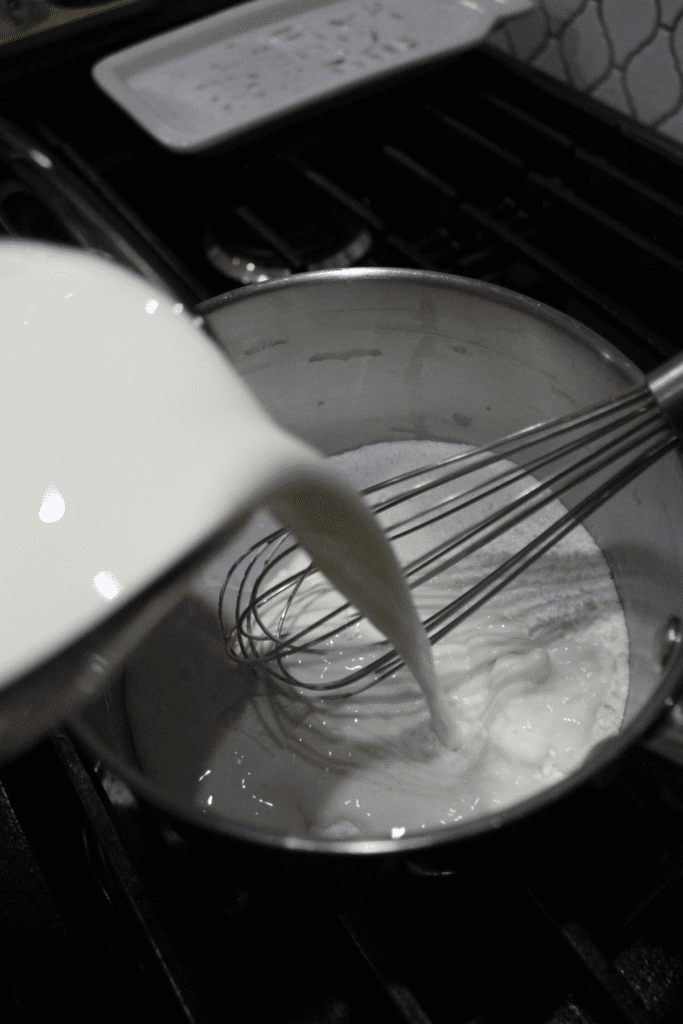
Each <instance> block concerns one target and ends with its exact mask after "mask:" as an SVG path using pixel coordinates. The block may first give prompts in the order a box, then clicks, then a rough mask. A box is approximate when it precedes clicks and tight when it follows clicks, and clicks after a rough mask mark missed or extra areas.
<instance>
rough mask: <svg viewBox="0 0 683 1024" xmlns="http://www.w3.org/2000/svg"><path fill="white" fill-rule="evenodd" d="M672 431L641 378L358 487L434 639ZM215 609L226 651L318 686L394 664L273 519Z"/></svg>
mask: <svg viewBox="0 0 683 1024" xmlns="http://www.w3.org/2000/svg"><path fill="white" fill-rule="evenodd" d="M677 444H678V438H677V435H676V434H675V432H674V431H673V430H672V429H671V428H670V427H669V426H668V424H667V422H666V421H665V419H664V418H663V416H662V414H661V410H660V407H659V405H658V403H657V401H656V400H655V398H654V396H653V394H652V392H651V391H650V389H649V388H648V387H647V386H645V385H643V386H642V387H639V388H635V389H633V390H632V391H629V392H627V393H625V394H624V395H622V396H621V397H620V398H618V399H615V400H614V401H612V402H609V403H607V404H604V405H601V406H596V407H594V408H591V409H588V410H584V411H583V412H580V413H577V414H572V415H569V416H565V417H563V418H562V419H559V420H556V421H553V422H551V423H547V424H541V425H538V426H533V427H529V428H526V429H525V430H522V431H519V432H517V433H515V434H512V435H509V436H508V437H506V438H502V439H500V440H499V441H496V442H495V443H492V444H489V445H487V446H485V447H484V448H477V449H469V450H467V451H464V452H462V453H460V454H457V455H454V456H451V457H449V458H446V459H444V460H443V461H441V462H438V463H436V464H432V465H429V466H423V467H420V468H417V469H411V470H408V471H407V472H403V473H400V474H398V475H395V476H393V477H392V478H391V479H388V480H384V481H382V482H380V483H376V484H373V485H372V486H370V487H367V488H366V489H365V490H364V491H363V492H362V493H363V494H364V495H365V496H366V498H367V499H368V500H369V501H370V502H371V505H372V508H373V511H374V512H375V514H376V515H377V516H378V517H379V519H380V522H381V524H382V526H383V527H384V529H385V532H386V534H387V536H388V537H389V538H390V539H391V540H392V542H393V543H394V544H395V546H396V548H397V553H398V556H399V560H400V561H401V564H402V566H403V568H404V572H405V576H406V579H407V580H408V583H409V586H410V588H411V590H413V591H414V592H415V594H416V595H417V594H419V601H418V606H419V607H420V608H421V609H425V608H426V609H428V612H427V615H426V618H425V619H424V624H425V627H426V630H427V634H428V636H429V639H430V642H431V643H432V644H436V643H438V641H439V640H441V639H443V638H444V637H445V636H447V635H448V634H449V633H450V632H451V631H452V630H453V629H455V627H456V626H458V625H459V624H460V623H462V622H463V621H464V620H465V619H466V618H467V617H468V616H469V615H471V614H472V613H473V612H474V611H476V610H477V609H478V608H480V607H481V606H482V605H484V604H485V603H486V602H488V601H490V600H491V598H492V597H494V595H496V594H497V593H498V592H499V591H501V590H502V589H503V588H504V587H506V586H508V584H509V583H511V582H512V580H514V579H515V578H516V577H517V576H519V574H520V573H522V572H524V570H525V569H527V568H528V567H529V566H530V565H532V564H533V563H534V562H535V561H536V560H537V559H538V558H540V557H541V556H542V555H543V554H544V553H545V552H547V551H548V550H549V549H550V548H552V547H553V546H554V545H556V544H557V543H558V541H559V540H561V538H562V537H564V536H565V535H566V534H567V533H569V532H570V531H571V530H573V529H574V528H575V527H576V526H577V525H578V524H579V523H581V522H582V521H583V520H584V519H585V518H586V517H587V516H589V515H590V514H591V513H592V512H594V511H595V510H596V509H597V508H599V507H600V506H601V505H603V504H604V503H605V502H606V501H607V500H608V499H609V498H610V497H612V495H614V494H616V493H617V492H618V491H619V490H621V489H622V488H623V487H624V486H626V485H627V484H628V483H629V482H630V481H632V480H634V479H635V478H636V477H637V476H638V475H640V474H641V473H642V472H644V470H645V469H647V468H648V466H650V465H652V464H653V463H654V462H656V461H657V460H658V459H660V458H662V456H663V455H665V454H666V453H667V452H668V451H671V450H672V449H673V448H675V447H676V446H677ZM557 499H561V500H562V505H560V504H559V503H558V501H557ZM456 566H457V567H458V568H457V575H454V574H453V572H452V570H453V568H454V567H456ZM454 581H455V582H454ZM219 617H220V621H221V626H222V629H223V633H224V637H225V641H226V649H227V652H228V655H229V657H230V658H231V659H232V660H234V661H237V662H241V663H248V664H251V665H253V666H261V667H263V668H264V669H265V670H266V671H267V673H268V675H269V676H270V677H271V678H272V679H274V680H276V681H278V682H279V683H281V684H283V685H285V686H286V687H289V688H291V687H295V688H296V687H300V688H302V689H303V690H306V691H314V692H315V693H317V694H318V695H320V696H328V697H330V696H346V695H347V694H349V693H351V692H352V693H359V692H361V691H362V690H364V689H367V688H368V687H369V686H372V685H373V684H374V683H375V682H377V681H378V680H380V679H384V678H386V677H387V676H389V675H391V674H392V673H394V672H396V671H397V670H398V669H399V668H401V667H402V664H403V662H402V661H401V659H400V657H399V656H398V655H397V654H396V652H395V651H394V650H393V649H392V648H391V646H390V645H389V643H388V642H387V641H386V640H384V638H383V637H382V636H381V635H380V634H379V633H377V632H376V631H375V630H374V629H373V627H371V626H370V625H369V623H367V621H366V620H363V619H362V617H361V616H360V615H359V613H358V612H357V611H356V610H355V609H354V608H353V607H352V606H351V605H349V604H348V603H347V602H345V601H344V599H343V598H341V596H340V595H339V594H338V592H337V591H336V590H334V588H332V587H331V585H330V584H329V583H328V582H327V580H326V579H325V577H324V576H322V574H321V573H320V572H318V570H317V569H316V568H315V566H314V565H312V564H311V562H310V561H309V560H308V559H307V557H306V556H305V555H304V553H303V552H302V551H301V549H300V548H299V546H298V544H297V543H296V541H295V539H294V538H293V537H292V536H291V534H289V533H287V532H286V531H285V530H274V531H272V532H271V533H269V534H268V535H267V536H265V537H263V538H262V539H261V540H259V541H258V542H256V543H255V544H253V545H252V546H251V547H250V548H249V549H248V550H247V551H246V552H244V553H243V554H242V555H241V556H240V557H239V558H238V559H237V561H236V562H235V563H234V565H233V566H232V568H231V569H230V572H229V573H228V576H227V578H226V580H225V583H224V584H223V587H222V589H221V594H220V600H219Z"/></svg>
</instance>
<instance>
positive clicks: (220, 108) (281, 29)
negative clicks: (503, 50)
mask: <svg viewBox="0 0 683 1024" xmlns="http://www.w3.org/2000/svg"><path fill="white" fill-rule="evenodd" d="M532 6H533V0H420V3H419V4H416V3H415V0H337V2H332V3H330V2H329V0H277V2H274V0H254V2H252V3H246V4H239V5H238V6H236V7H231V8H230V9H228V10H226V11H221V12H220V13H219V14H213V15H211V16H209V17H207V18H202V19H200V20H199V21H195V22H192V23H191V24H189V25H184V26H183V27H182V28H179V29H174V30H173V31H171V32H165V33H163V34H162V35H159V36H155V37H154V38H153V39H148V40H146V41H145V42H143V43H138V44H136V45H135V46H130V47H127V48H126V49H125V50H121V51H119V52H118V53H114V54H111V55H110V56H109V57H105V58H104V60H101V61H100V62H99V63H98V64H96V65H95V67H94V68H93V76H94V78H95V81H96V82H97V84H98V85H99V86H100V87H101V88H102V89H103V90H104V91H105V92H106V93H107V94H108V95H109V96H110V97H111V98H112V99H113V100H114V101H115V102H116V103H118V104H119V105H120V106H121V107H122V108H123V109H124V110H125V111H126V112H127V113H128V114H129V115H130V116H131V117H132V118H133V119H134V120H135V121H137V123H138V124H139V125H140V126H141V127H142V128H144V130H145V131H147V132H148V133H149V134H150V135H151V136H152V137H153V138H154V139H156V140H157V142H160V143H161V145H162V146H166V147H167V148H168V149H171V150H175V151H177V152H194V151H198V150H202V149H205V148H207V147H210V146H212V145H215V144H217V143H219V142H225V141H226V140H228V139H231V138H233V137H234V136H237V135H239V134H240V133H242V132H244V131H247V130H249V129H253V128H256V127H258V126H259V125H262V124H265V123H267V122H268V121H270V120H273V119H274V118H276V117H279V116H282V115H285V114H291V113H293V112H295V111H297V110H301V109H302V108H305V107H306V106H308V105H310V104H313V103H315V102H316V101H318V100H323V99H329V98H332V97H334V96H335V95H338V94H341V93H344V92H345V91H347V90H349V89H352V88H354V87H358V86H362V85H364V84H366V83H370V82H372V81H374V80H377V79H381V78H383V77H386V76H388V75H391V74H392V73H396V72H398V71H407V70H408V69H410V68H415V67H419V66H420V65H421V64H427V63H429V62H430V61H433V60H436V59H439V58H443V57H446V56H448V55H449V54H454V53H457V52H458V51H459V50H463V49H465V48H467V47H470V46H475V45H476V44H477V43H479V42H481V41H482V40H483V39H484V38H485V36H486V35H487V34H488V32H490V31H491V29H492V28H493V27H494V26H495V25H496V24H497V23H498V22H499V21H500V20H501V19H503V18H508V17H511V16H513V15H518V14H522V13H523V12H524V11H527V10H529V8H531V7H532Z"/></svg>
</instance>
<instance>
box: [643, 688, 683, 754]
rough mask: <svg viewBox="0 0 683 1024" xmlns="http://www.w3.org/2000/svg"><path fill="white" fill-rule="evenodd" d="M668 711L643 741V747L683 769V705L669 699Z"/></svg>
mask: <svg viewBox="0 0 683 1024" xmlns="http://www.w3.org/2000/svg"><path fill="white" fill-rule="evenodd" d="M667 704H669V708H668V710H667V711H666V712H665V713H664V715H663V716H662V717H661V718H660V719H659V720H658V721H657V724H656V725H655V726H654V728H653V729H651V730H650V732H649V733H647V735H646V736H645V737H644V738H643V739H642V740H641V744H642V746H644V747H646V748H647V750H651V751H652V752H653V753H655V754H659V755H660V757H664V758H666V760H667V761H673V763H674V764H677V765H680V767H681V768H683V703H681V702H680V701H675V700H674V699H673V698H672V697H668V698H667Z"/></svg>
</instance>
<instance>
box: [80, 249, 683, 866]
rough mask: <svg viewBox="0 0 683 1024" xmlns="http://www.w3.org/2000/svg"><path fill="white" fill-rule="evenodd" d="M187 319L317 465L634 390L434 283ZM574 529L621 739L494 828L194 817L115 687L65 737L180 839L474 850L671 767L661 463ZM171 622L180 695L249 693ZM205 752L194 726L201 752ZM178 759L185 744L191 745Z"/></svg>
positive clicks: (496, 310)
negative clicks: (600, 583) (313, 828)
mask: <svg viewBox="0 0 683 1024" xmlns="http://www.w3.org/2000/svg"><path fill="white" fill-rule="evenodd" d="M200 312H201V313H202V314H203V315H204V317H205V318H206V320H207V321H208V323H209V325H210V326H211V328H212V330H213V332H214V334H215V336H216V337H217V338H219V339H220V342H221V344H222V345H223V346H224V347H225V349H226V350H227V352H228V354H229V356H230V358H231V360H232V361H233V363H234V365H235V367H236V369H237V370H238V372H239V373H240V375H241V376H242V377H243V378H244V379H245V380H246V381H247V382H248V384H249V385H250V386H251V387H252V388H253V390H254V391H255V393H256V395H257V396H258V397H259V398H260V399H261V401H262V402H263V404H264V405H265V406H266V408H268V409H269V410H270V411H271V412H272V414H273V415H274V417H275V418H276V419H277V420H278V421H279V422H280V424H282V425H283V426H284V427H286V428H287V429H288V430H291V431H292V432H293V433H294V434H296V435H298V436H299V437H301V438H303V439H304V440H306V441H308V442H310V443H311V444H313V445H315V446H316V447H317V448H318V449H320V450H322V451H323V452H324V453H326V454H334V453H338V452H342V451H344V450H348V449H352V448H356V447H359V446H361V445H364V444H368V443H373V442H378V441H389V440H395V439H410V438H417V439H425V438H427V439H434V440H439V441H454V442H462V443H466V444H473V445H480V444H484V443H486V442H487V441H490V440H491V439H494V438H496V437H498V436H499V435H503V434H507V433H509V432H511V431H513V430H516V429H519V428H521V427H523V426H525V425H527V424H529V423H531V422H538V421H540V420H543V419H550V418H554V417H557V416H560V415H562V414H564V413H567V412H570V411H572V410H574V409H578V408H580V407H583V406H586V405H590V404H592V403H597V402H599V401H602V400H604V399H606V398H609V397H611V396H613V395H615V394H617V393H618V392H620V391H622V390H624V389H625V388H627V387H629V386H631V385H633V383H634V382H639V381H640V380H642V375H641V374H640V372H639V371H638V370H637V369H636V368H635V367H634V366H633V365H632V364H631V363H630V362H629V361H628V360H627V359H626V358H624V356H622V355H621V354H620V353H619V352H618V351H617V350H616V349H614V348H613V347H612V346H611V345H610V344H609V343H607V342H605V341H604V340H603V339H601V338H600V337H598V336H597V335H596V334H595V333H593V332H592V331H591V330H589V329H588V328H586V327H584V326H582V325H581V324H579V323H577V322H576V321H574V320H572V319H570V318H569V317H567V316H565V315H563V314H561V313H558V312H556V311H554V310H552V309H550V308H548V307H546V306H543V305H542V304H540V303H537V302H534V301H533V300H531V299H528V298H526V297H523V296H520V295H517V294H514V293H512V292H509V291H506V290H504V289H501V288H497V287H495V286H492V285H489V284H486V283H482V282H479V281H471V280H467V279H464V278H458V277H452V276H449V275H443V274H432V273H426V272H421V271H409V270H377V269H359V270H344V271H330V272H322V273H314V274H302V275H299V276H296V277H293V278H291V279H288V280H285V281H281V282H271V283H266V284H262V285H254V286H251V287H247V288H244V289H241V290H240V291H238V292H235V293H232V294H229V295H226V296H222V297H218V298H216V299H212V300H210V301H209V302H207V303H205V304H204V306H203V308H201V309H200ZM586 525H587V528H588V530H589V532H590V533H591V534H592V536H593V538H594V539H595V541H596V542H597V544H598V545H599V546H600V548H601V549H602V551H603V554H604V555H605V558H606V559H607V561H608V563H609V565H610V567H611V570H612V573H613V576H614V581H615V584H616V587H617V590H618V593H619V595H620V598H621V602H622V605H623V609H624V613H625V617H626V622H627V626H628V632H629V641H630V691H629V696H628V703H627V708H626V714H625V718H624V722H623V725H622V728H621V731H620V732H619V734H618V735H616V736H614V737H613V738H610V739H608V740H606V741H603V742H602V743H600V744H599V745H598V746H597V747H596V748H595V749H594V750H593V752H592V754H591V756H590V757H589V758H588V760H587V761H586V763H585V764H584V765H583V766H582V767H581V768H580V769H579V770H577V771H576V772H575V773H574V774H573V775H571V776H570V777H569V778H567V779H566V780H564V781H562V782H560V783H559V784H557V785H554V786H552V787H550V788H548V789H546V790H544V791H542V792H540V793H538V794H536V795H535V796H533V797H532V798H530V799H527V800H525V801H523V802H522V803H519V804H517V805H514V806H511V807H509V808H507V809H505V810H502V811H501V812H499V813H495V814H488V815H484V816H482V817H480V818H478V819H474V820H470V821H466V822H463V823H461V824H455V825H451V826H447V827H442V828H439V829H434V830H432V831H429V832H421V833H420V834H406V835H404V836H403V837H402V838H401V839H398V840H389V839H386V838H382V837H377V838H373V837H368V838H364V839H362V840H348V841H332V840H315V839H310V838H303V837H301V836H293V835H288V834H284V833H282V832H276V831H269V830H267V829H265V828H264V829H259V828H257V827H252V826H248V825H246V824H243V823H241V822H238V821H233V820H230V819H229V818H226V817H223V816H221V815H220V814H217V813H214V812H212V811H211V809H210V808H204V809H200V808H199V806H197V805H196V804H195V803H194V799H193V793H192V792H191V791H189V790H188V791H185V790H184V789H183V787H182V786H180V787H177V788H173V787H163V786H160V785H159V784H157V783H154V782H153V781H151V780H150V779H148V778H146V777H145V775H144V774H143V772H142V770H141V768H140V764H139V761H138V757H137V752H136V748H135V744H134V742H133V738H132V732H131V729H130V723H129V721H128V717H127V709H126V701H127V699H128V698H127V693H126V679H125V674H124V675H122V676H121V678H120V679H118V680H117V681H116V683H115V685H114V686H113V687H112V688H111V689H110V691H109V692H108V693H107V694H106V695H105V696H103V697H101V698H99V699H98V700H97V702H96V703H94V704H92V705H91V706H90V707H89V708H87V710H85V711H84V712H82V713H80V714H79V715H78V717H76V718H74V719H73V721H72V725H73V728H74V730H75V732H76V734H77V736H78V737H79V738H80V741H81V742H82V743H83V744H85V746H86V747H88V748H89V749H90V750H91V751H92V752H93V753H94V754H95V756H96V757H97V758H98V759H100V760H101V761H102V762H103V763H105V764H107V765H108V766H109V768H110V769H111V771H112V772H113V773H114V774H115V775H117V776H119V777H120V778H122V779H123V780H125V781H126V782H127V783H128V784H129V786H130V787H131V788H132V789H133V790H134V791H135V792H136V793H137V794H138V795H139V796H140V797H141V798H142V799H143V800H145V801H146V802H148V803H149V804H151V805H152V806H154V807H157V808H159V809H160V810H162V811H163V812H164V813H165V814H166V815H168V816H170V818H171V819H172V820H173V821H175V822H176V823H177V824H178V827H179V828H184V829H185V830H186V831H187V830H189V831H191V832H193V834H195V835H199V836H202V837H204V838H205V839H209V840H212V841H215V842H218V841H220V842H221V843H224V842H226V841H231V842H232V843H233V844H236V845H237V846H241V847H244V846H245V845H246V848H247V849H252V850H253V849H255V847H258V848H259V849H260V850H263V849H264V848H269V849H270V850H271V851H273V852H274V853H277V852H278V851H280V852H281V853H282V852H283V851H288V852H289V854H290V855H291V854H293V855H295V856H301V857H305V855H306V854H308V855H315V856H317V855H332V856H337V855H344V856H345V857H346V858H349V857H358V858H361V859H362V858H366V857H368V856H372V855H382V854H396V853H403V852H405V851H411V853H415V851H418V850H424V849H426V848H432V847H434V846H438V845H441V844H453V843H456V842H460V841H462V840H473V839H477V840H478V839H483V838H485V837H486V835H487V834H488V833H490V832H492V831H498V830H500V828H501V827H502V826H508V825H513V824H514V823H518V824H520V823H523V821H524V820H525V819H527V818H530V817H532V816H535V815H537V814H538V813H543V812H544V811H545V810H546V809H548V808H549V807H550V806H551V805H553V804H556V803H557V802H558V801H560V800H562V799H563V798H567V797H569V796H570V795H571V794H572V793H573V792H574V791H575V790H577V788H579V787H582V786H584V785H586V784H587V783H589V782H590V781H591V780H595V778H596V777H599V776H600V774H601V773H603V772H604V770H605V769H607V768H608V767H609V766H613V765H614V764H616V763H617V761H618V759H619V758H620V757H621V756H622V755H623V754H624V752H625V751H627V750H628V748H629V747H631V746H632V745H633V744H636V743H646V744H649V745H650V746H651V747H652V748H654V749H657V750H659V751H660V752H662V753H665V754H668V755H670V756H672V757H674V758H675V759H677V760H678V761H679V762H681V763H683V756H682V754H681V750H682V749H683V747H681V742H680V740H679V738H678V728H679V727H678V721H679V719H680V718H681V717H683V713H682V712H681V711H680V710H679V708H678V705H677V704H676V700H677V697H678V693H679V690H680V688H681V684H682V681H683V652H682V651H681V646H680V632H681V630H680V623H681V621H683V469H682V466H681V462H680V459H679V456H678V454H670V455H668V456H667V457H666V459H665V460H664V461H663V462H661V463H659V464H658V465H656V466H654V467H652V468H651V469H649V470H648V471H647V473H646V475H644V476H643V477H641V478H640V479H639V480H637V481H636V482H635V483H633V484H632V485H630V486H629V487H628V488H627V489H626V490H625V491H623V492H622V493H621V494H619V495H618V496H617V497H616V498H615V499H614V500H613V501H612V502H611V503H610V504H609V505H608V506H606V507H605V508H603V509H601V510H600V511H598V512H596V513H595V514H594V515H593V516H592V517H591V518H590V520H589V521H588V522H587V524H586ZM171 616H172V617H174V618H173V623H174V625H173V629H174V631H175V633H174V635H175V636H176V638H178V637H180V638H182V640H183V645H184V647H183V649H184V651H185V658H186V660H187V661H188V663H189V666H190V667H189V669H188V673H187V674H188V685H191V677H192V675H193V673H194V674H195V677H198V676H199V675H201V676H202V678H207V674H208V675H209V676H211V678H212V679H214V680H215V685H216V686H217V687H224V688H225V692H226V693H230V692H231V687H232V688H233V690H234V692H238V691H241V689H242V688H243V687H244V686H245V685H248V682H247V683H245V681H244V679H243V678H238V677H237V676H235V675H231V673H233V672H234V671H235V670H234V669H232V668H231V667H230V666H229V665H228V663H227V662H226V661H225V660H224V656H223V652H222V650H221V644H220V633H219V631H218V626H217V623H216V622H214V620H213V619H212V618H211V616H207V615H206V614H205V613H204V612H202V611H201V610H200V609H198V606H197V604H196V602H193V600H192V598H187V599H186V600H185V601H184V602H183V603H182V604H180V605H178V606H177V607H176V609H175V611H174V612H172V613H171ZM169 621H170V620H168V619H167V620H166V622H167V623H168V622H169ZM159 628H160V629H163V628H164V624H163V623H162V626H161V627H159ZM150 671H152V670H150ZM136 680H137V682H136V685H149V686H150V687H151V688H153V690H154V691H155V692H159V693H162V692H163V689H164V680H163V678H159V676H158V674H157V676H156V678H152V677H151V676H150V678H148V679H147V680H146V681H145V680H144V678H143V680H142V681H141V680H140V673H139V670H138V672H137V673H136ZM158 727H159V728H163V724H162V725H159V726H158ZM212 728H214V727H212ZM216 738H217V737H216V735H215V731H214V732H212V731H211V729H209V727H208V726H207V735H206V737H205V739H204V742H205V743H206V744H210V743H212V742H215V741H216ZM189 742H193V743H196V742H200V744H201V738H200V740H199V741H197V739H196V735H195V736H194V738H193V739H191V740H190V739H188V743H189Z"/></svg>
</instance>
